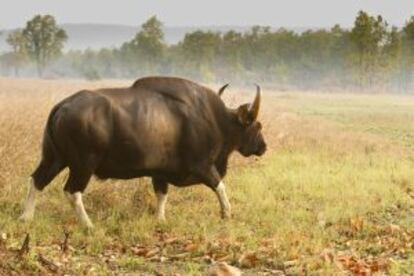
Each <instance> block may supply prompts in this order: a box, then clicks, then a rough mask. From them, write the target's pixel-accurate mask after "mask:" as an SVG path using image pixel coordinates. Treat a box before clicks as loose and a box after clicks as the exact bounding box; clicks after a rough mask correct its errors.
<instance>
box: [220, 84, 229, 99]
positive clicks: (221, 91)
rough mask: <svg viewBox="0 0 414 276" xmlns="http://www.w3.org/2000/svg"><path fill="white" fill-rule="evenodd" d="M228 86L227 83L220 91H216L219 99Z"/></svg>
mask: <svg viewBox="0 0 414 276" xmlns="http://www.w3.org/2000/svg"><path fill="white" fill-rule="evenodd" d="M229 85H230V83H227V84H225V85H223V87H221V88H220V90H219V91H218V95H219V96H220V97H221V94H223V92H224V90H226V88H227V87H228V86H229Z"/></svg>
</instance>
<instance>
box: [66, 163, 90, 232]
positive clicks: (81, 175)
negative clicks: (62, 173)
mask: <svg viewBox="0 0 414 276" xmlns="http://www.w3.org/2000/svg"><path fill="white" fill-rule="evenodd" d="M91 176H92V170H91V169H89V168H82V169H78V168H73V167H70V172H69V179H68V181H67V182H66V185H65V187H64V191H65V195H66V197H67V198H68V200H69V202H70V204H71V206H72V207H73V209H74V210H75V212H76V216H77V217H78V219H79V220H80V221H81V223H82V224H84V225H85V226H86V227H88V228H93V224H92V222H91V220H90V219H89V216H88V214H87V213H86V210H85V207H84V206H83V201H82V193H83V191H84V190H85V188H86V186H87V184H88V182H89V180H90V178H91Z"/></svg>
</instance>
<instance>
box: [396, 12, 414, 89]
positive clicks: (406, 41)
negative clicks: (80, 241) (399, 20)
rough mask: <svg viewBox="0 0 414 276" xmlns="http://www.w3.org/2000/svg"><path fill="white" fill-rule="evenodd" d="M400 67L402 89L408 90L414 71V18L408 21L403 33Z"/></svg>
mask: <svg viewBox="0 0 414 276" xmlns="http://www.w3.org/2000/svg"><path fill="white" fill-rule="evenodd" d="M399 67H400V78H401V86H402V87H401V88H403V89H404V90H408V89H409V88H410V85H411V82H412V79H413V69H414V16H413V17H411V18H410V20H409V21H407V23H406V24H405V26H404V27H403V29H402V32H401V54H400V61H399Z"/></svg>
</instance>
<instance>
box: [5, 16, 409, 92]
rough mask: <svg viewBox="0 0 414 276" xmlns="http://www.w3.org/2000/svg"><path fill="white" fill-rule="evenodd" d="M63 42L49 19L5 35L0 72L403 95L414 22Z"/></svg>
mask: <svg viewBox="0 0 414 276" xmlns="http://www.w3.org/2000/svg"><path fill="white" fill-rule="evenodd" d="M67 39H68V37H67V35H66V33H65V32H64V30H62V29H60V28H59V27H58V25H57V24H56V21H55V19H54V18H53V17H52V16H50V15H46V16H40V15H38V16H35V17H34V18H33V19H32V20H30V21H29V22H27V24H26V27H25V28H24V29H22V30H18V31H16V32H13V33H11V34H9V36H8V38H7V42H8V43H9V44H10V46H11V51H10V52H8V53H5V54H3V55H2V56H0V64H2V65H3V67H8V68H14V73H15V74H18V73H19V70H20V69H21V68H24V67H27V66H29V64H34V65H35V66H36V69H37V73H38V74H39V75H40V76H41V75H42V74H43V72H44V70H45V69H46V68H48V70H50V71H52V72H55V73H56V74H57V75H59V76H63V77H84V78H87V79H90V80H95V79H100V78H137V77H139V76H144V75H153V74H166V75H179V76H186V77H189V78H193V79H196V80H200V81H204V82H219V83H222V82H228V81H232V82H237V83H241V84H243V83H245V82H246V83H251V82H253V81H256V82H260V83H266V84H268V85H269V86H274V87H275V88H279V89H284V88H298V89H320V88H328V89H331V88H343V89H352V90H366V89H373V90H393V91H400V92H406V91H410V89H411V88H412V86H413V69H414V17H412V18H411V19H409V20H408V21H407V22H406V24H405V26H404V27H402V28H401V29H398V28H396V27H392V26H389V24H388V23H387V21H386V20H385V19H384V18H383V17H382V16H380V15H378V16H372V15H369V14H368V13H366V12H364V11H360V12H359V13H358V14H357V16H356V18H355V21H354V24H353V26H352V28H350V29H346V28H342V27H341V26H339V25H335V26H333V27H332V28H330V29H319V30H307V31H304V32H301V33H297V32H294V31H291V30H288V29H284V28H280V29H278V30H273V29H272V28H270V27H264V26H254V27H252V28H251V29H250V30H249V31H246V32H236V31H228V32H224V33H220V32H212V31H201V30H199V31H194V32H190V33H187V34H185V36H184V38H183V39H182V40H181V41H180V42H178V43H177V44H174V45H168V44H167V43H166V41H165V40H164V33H163V24H162V22H161V21H160V20H159V19H158V18H157V17H155V16H153V17H151V18H149V19H148V20H147V21H146V22H145V23H143V24H142V26H141V29H140V30H139V31H138V32H137V34H136V35H135V36H134V37H133V38H131V40H129V41H126V42H125V43H123V45H122V46H120V47H118V48H111V49H109V48H104V49H100V50H91V49H88V50H85V51H73V50H70V51H68V52H65V53H63V51H62V49H63V46H64V42H65V41H66V40H67Z"/></svg>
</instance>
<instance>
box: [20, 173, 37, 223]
mask: <svg viewBox="0 0 414 276" xmlns="http://www.w3.org/2000/svg"><path fill="white" fill-rule="evenodd" d="M38 192H39V190H38V189H36V187H35V185H34V181H33V178H30V187H29V192H28V193H27V198H26V202H25V204H24V211H23V214H22V215H21V216H20V218H19V219H21V220H25V221H29V220H32V219H33V216H34V212H35V208H36V194H37V193H38Z"/></svg>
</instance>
